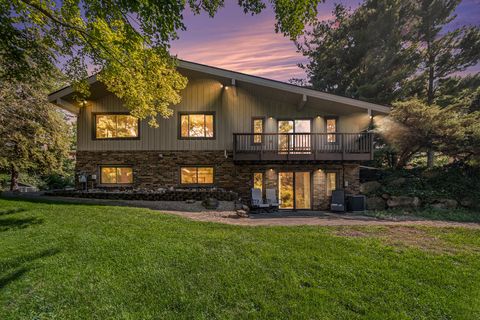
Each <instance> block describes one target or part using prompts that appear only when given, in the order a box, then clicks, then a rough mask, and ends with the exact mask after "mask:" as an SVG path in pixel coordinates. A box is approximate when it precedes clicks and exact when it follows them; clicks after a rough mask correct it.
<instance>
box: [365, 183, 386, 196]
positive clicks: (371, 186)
mask: <svg viewBox="0 0 480 320" xmlns="http://www.w3.org/2000/svg"><path fill="white" fill-rule="evenodd" d="M381 186H382V185H381V184H380V182H378V181H369V182H365V183H362V184H361V185H360V193H363V194H369V193H372V192H374V191H376V190H378V189H380V187H381Z"/></svg>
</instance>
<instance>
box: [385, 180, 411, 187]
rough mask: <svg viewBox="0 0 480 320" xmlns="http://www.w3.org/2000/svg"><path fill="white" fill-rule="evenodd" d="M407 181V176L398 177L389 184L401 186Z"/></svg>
mask: <svg viewBox="0 0 480 320" xmlns="http://www.w3.org/2000/svg"><path fill="white" fill-rule="evenodd" d="M405 182H407V179H405V178H397V179H394V180H391V181H389V182H388V183H387V184H388V185H389V186H393V187H399V186H401V185H403V184H405Z"/></svg>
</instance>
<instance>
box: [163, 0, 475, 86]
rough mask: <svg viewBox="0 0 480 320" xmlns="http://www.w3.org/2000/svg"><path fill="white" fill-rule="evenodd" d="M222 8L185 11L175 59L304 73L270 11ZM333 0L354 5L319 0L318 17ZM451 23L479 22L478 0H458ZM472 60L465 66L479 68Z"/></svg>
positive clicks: (272, 73)
mask: <svg viewBox="0 0 480 320" xmlns="http://www.w3.org/2000/svg"><path fill="white" fill-rule="evenodd" d="M225 3H226V5H225V8H223V9H221V10H220V11H219V12H218V14H217V15H216V16H215V18H213V19H212V18H209V17H208V16H207V15H205V14H202V15H193V14H192V13H191V12H187V13H186V14H185V24H186V26H187V30H186V31H183V32H180V33H179V37H180V39H178V40H176V41H174V42H173V43H172V50H171V52H172V53H173V54H177V55H178V57H179V58H180V59H185V60H189V61H193V62H198V63H203V64H207V65H212V66H216V67H221V68H226V69H230V70H235V71H239V72H244V73H249V74H254V75H258V76H262V77H266V78H271V79H276V80H281V81H288V80H289V79H291V78H305V74H304V72H303V70H301V69H300V68H299V67H298V66H297V65H298V63H302V62H305V58H304V57H302V55H301V54H300V53H298V52H297V50H296V47H295V45H294V44H293V43H292V42H291V41H290V40H289V39H288V38H285V37H283V35H281V34H276V33H275V31H274V23H275V17H274V14H273V12H272V10H270V8H268V9H266V10H265V11H264V12H262V13H261V14H259V15H256V16H251V15H245V14H244V13H243V10H242V9H241V8H240V7H239V6H238V5H237V1H236V0H226V1H225ZM334 3H343V4H345V5H347V6H350V7H353V8H354V7H356V6H357V5H358V3H360V1H359V0H336V1H335V2H334V1H329V0H327V1H326V3H324V4H321V5H320V6H319V17H321V18H328V17H330V16H331V11H332V9H333V7H334ZM457 15H458V17H457V19H456V20H455V21H453V22H452V24H451V25H452V27H455V26H461V25H472V24H480V0H464V1H463V2H462V3H461V4H460V6H459V7H458V8H457ZM479 71H480V66H479V65H476V66H475V67H472V68H470V69H469V70H468V72H479Z"/></svg>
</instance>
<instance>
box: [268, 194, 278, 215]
mask: <svg viewBox="0 0 480 320" xmlns="http://www.w3.org/2000/svg"><path fill="white" fill-rule="evenodd" d="M266 196H267V203H268V204H269V205H270V210H271V211H277V210H278V205H279V204H278V200H277V192H276V190H275V189H267V190H266Z"/></svg>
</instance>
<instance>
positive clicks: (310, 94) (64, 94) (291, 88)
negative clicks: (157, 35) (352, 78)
mask: <svg viewBox="0 0 480 320" xmlns="http://www.w3.org/2000/svg"><path fill="white" fill-rule="evenodd" d="M178 68H179V69H180V70H182V69H184V70H189V71H193V72H199V73H203V74H208V75H211V76H213V77H216V78H221V79H224V80H225V81H227V83H232V85H238V84H239V83H245V84H248V85H254V86H259V87H265V88H270V89H273V90H278V91H283V92H286V93H290V94H291V93H293V94H298V96H299V105H298V106H297V108H299V109H301V108H302V107H303V105H305V103H306V102H307V101H308V100H316V99H320V100H324V101H331V102H335V103H338V104H342V105H347V106H352V107H356V108H360V109H363V110H365V111H366V112H368V114H369V115H376V114H381V115H386V114H388V113H389V112H390V107H387V106H384V105H379V104H375V103H371V102H366V101H361V100H357V99H352V98H348V97H343V96H339V95H335V94H330V93H325V92H322V91H318V90H314V89H310V88H306V87H301V86H297V85H293V84H289V83H285V82H281V81H276V80H271V79H266V78H262V77H257V76H252V75H248V74H244V73H240V72H235V71H230V70H226V69H221V68H217V67H212V66H207V65H203V64H199V63H194V62H190V61H185V60H178ZM87 83H88V84H89V85H90V91H91V94H92V95H91V97H90V99H95V98H96V97H98V96H100V95H101V94H102V92H103V93H105V92H106V88H105V86H104V85H103V84H101V83H100V82H99V81H97V76H96V75H93V76H91V77H89V78H88V79H87ZM74 93H75V91H74V89H73V87H72V86H68V87H65V88H63V89H60V90H58V91H56V92H53V93H51V94H50V95H49V96H48V101H49V102H51V103H54V104H56V105H57V106H59V107H60V108H62V109H64V110H67V111H69V112H71V113H74V114H78V113H79V110H80V104H79V103H77V102H75V101H74V100H73V95H74Z"/></svg>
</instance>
